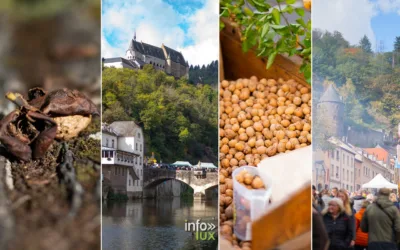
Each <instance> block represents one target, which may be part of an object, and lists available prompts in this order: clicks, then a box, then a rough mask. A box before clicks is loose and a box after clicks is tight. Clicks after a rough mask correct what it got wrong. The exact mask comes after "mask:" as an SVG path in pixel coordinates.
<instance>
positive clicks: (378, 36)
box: [312, 0, 400, 51]
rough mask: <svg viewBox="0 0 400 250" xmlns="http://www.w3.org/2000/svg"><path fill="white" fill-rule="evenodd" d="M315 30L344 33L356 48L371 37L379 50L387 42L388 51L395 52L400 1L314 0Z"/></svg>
mask: <svg viewBox="0 0 400 250" xmlns="http://www.w3.org/2000/svg"><path fill="white" fill-rule="evenodd" d="M312 8H313V11H312V20H313V21H312V25H313V28H319V29H322V30H328V31H335V30H337V31H340V32H341V33H342V34H343V36H344V38H345V39H346V40H348V41H349V42H350V43H351V44H352V45H355V44H358V43H359V41H360V39H361V38H362V37H363V36H364V35H367V37H368V38H369V39H370V41H371V43H372V49H373V50H374V51H376V44H378V45H379V44H380V41H381V40H382V41H383V43H384V51H392V50H393V44H394V40H395V37H396V36H400V0H334V1H330V0H328V1H327V0H314V1H313V6H312Z"/></svg>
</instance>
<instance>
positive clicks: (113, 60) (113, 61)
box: [103, 57, 140, 68]
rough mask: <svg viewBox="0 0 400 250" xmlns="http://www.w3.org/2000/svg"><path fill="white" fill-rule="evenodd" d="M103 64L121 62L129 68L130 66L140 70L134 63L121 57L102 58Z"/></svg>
mask: <svg viewBox="0 0 400 250" xmlns="http://www.w3.org/2000/svg"><path fill="white" fill-rule="evenodd" d="M103 62H104V63H115V62H122V63H125V64H127V65H129V66H131V67H132V68H140V65H136V64H135V63H133V62H132V61H130V60H127V59H125V58H122V57H112V58H104V59H103Z"/></svg>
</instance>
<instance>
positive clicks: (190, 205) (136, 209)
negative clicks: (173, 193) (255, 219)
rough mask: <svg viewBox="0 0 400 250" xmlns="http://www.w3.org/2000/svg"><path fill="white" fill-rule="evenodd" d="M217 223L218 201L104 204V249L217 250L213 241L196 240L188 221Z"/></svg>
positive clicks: (179, 200)
mask: <svg viewBox="0 0 400 250" xmlns="http://www.w3.org/2000/svg"><path fill="white" fill-rule="evenodd" d="M197 219H202V221H205V222H212V223H214V224H215V225H217V224H218V200H210V201H193V200H183V199H181V198H179V197H174V198H172V197H171V198H162V199H146V200H134V201H128V202H109V201H107V202H104V203H103V221H102V225H103V235H102V240H103V249H104V250H114V249H129V250H131V249H134V250H142V249H144V250H147V249H149V250H153V249H163V250H164V249H166V250H169V249H171V250H178V249H182V250H192V249H193V250H194V249H196V250H197V249H202V250H216V249H217V247H218V239H217V233H215V238H216V240H214V241H197V240H196V239H195V238H194V236H193V235H192V233H190V232H185V230H184V229H185V227H184V224H185V220H189V221H196V220H197Z"/></svg>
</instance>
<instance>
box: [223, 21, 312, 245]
mask: <svg viewBox="0 0 400 250" xmlns="http://www.w3.org/2000/svg"><path fill="white" fill-rule="evenodd" d="M223 22H224V23H225V28H224V29H223V30H221V32H220V64H221V66H220V80H224V79H226V80H237V79H239V78H249V77H251V76H257V77H258V78H259V79H261V78H267V79H268V78H272V79H279V78H283V79H284V80H288V79H294V80H296V81H297V82H299V83H301V84H303V85H304V86H305V87H307V88H311V87H310V85H309V84H308V83H307V82H306V80H305V78H304V76H303V75H302V74H301V73H300V71H299V70H300V65H301V63H302V59H301V58H300V57H290V58H288V57H284V56H281V55H277V56H276V59H275V62H274V64H273V65H272V66H271V68H270V69H268V70H267V69H266V59H264V58H258V57H257V56H256V53H255V51H254V50H250V51H248V52H247V53H243V51H242V45H241V41H240V32H239V31H238V29H237V28H235V27H234V26H232V25H231V24H230V23H229V21H228V20H227V19H223ZM311 167H312V166H310V173H311ZM311 213H312V210H311V174H310V182H309V184H307V185H304V186H302V187H301V188H299V190H298V191H297V192H295V193H292V194H291V199H288V200H287V201H286V202H285V203H283V204H280V205H279V206H278V207H275V208H274V210H273V211H270V212H269V213H268V214H266V215H265V216H264V217H262V218H261V219H259V220H258V221H255V222H254V223H253V226H252V245H253V249H257V250H261V249H280V250H286V249H288V250H289V249H290V250H296V249H298V250H303V249H311V218H312V214H311ZM219 239H220V246H221V248H220V249H221V250H228V249H230V247H228V245H230V244H229V243H228V242H226V240H225V239H223V237H220V238H219Z"/></svg>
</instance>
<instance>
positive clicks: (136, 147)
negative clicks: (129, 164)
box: [135, 142, 138, 150]
mask: <svg viewBox="0 0 400 250" xmlns="http://www.w3.org/2000/svg"><path fill="white" fill-rule="evenodd" d="M137 149H138V146H137V142H136V144H135V150H137Z"/></svg>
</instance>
